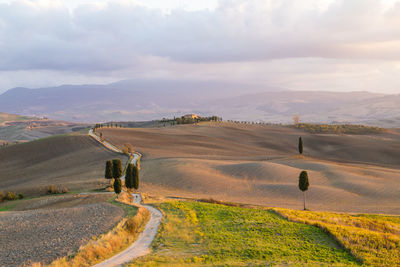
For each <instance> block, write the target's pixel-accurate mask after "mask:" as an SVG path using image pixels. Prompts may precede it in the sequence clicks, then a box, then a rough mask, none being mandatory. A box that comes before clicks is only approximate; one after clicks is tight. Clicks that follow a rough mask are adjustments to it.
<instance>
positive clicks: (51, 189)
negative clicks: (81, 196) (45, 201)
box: [46, 185, 68, 194]
mask: <svg viewBox="0 0 400 267" xmlns="http://www.w3.org/2000/svg"><path fill="white" fill-rule="evenodd" d="M46 192H47V194H65V193H68V188H67V187H65V186H63V187H58V186H55V185H49V186H48V187H47V188H46Z"/></svg>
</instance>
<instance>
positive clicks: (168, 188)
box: [98, 123, 400, 214]
mask: <svg viewBox="0 0 400 267" xmlns="http://www.w3.org/2000/svg"><path fill="white" fill-rule="evenodd" d="M98 132H101V133H103V136H104V137H105V139H106V140H108V141H110V142H111V143H113V144H115V145H117V146H119V147H123V145H124V144H126V143H131V144H132V145H133V146H134V147H135V150H137V151H139V152H141V153H143V159H142V164H141V168H142V170H141V181H142V184H141V189H142V190H143V191H145V192H149V193H151V194H159V195H164V196H179V197H188V198H214V199H218V200H223V201H232V202H241V203H250V204H259V205H265V206H276V207H287V208H294V209H301V208H302V204H303V203H302V200H303V195H302V192H301V191H299V189H298V176H299V174H300V172H301V171H302V170H307V171H308V172H309V179H310V188H309V190H308V191H307V203H308V204H307V205H308V208H310V209H314V210H330V211H342V212H368V213H388V214H400V194H399V193H398V192H400V169H399V166H400V135H399V131H398V130H389V131H388V132H385V133H381V134H370V135H334V134H312V133H306V132H304V131H301V130H298V129H294V128H289V127H280V126H260V125H242V124H233V123H204V124H199V125H179V126H173V127H161V128H132V129H127V128H126V129H124V128H122V129H121V128H104V129H100V130H98ZM299 136H302V138H303V141H304V155H299V154H298V151H297V144H298V138H299Z"/></svg>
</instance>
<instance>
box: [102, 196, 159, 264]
mask: <svg viewBox="0 0 400 267" xmlns="http://www.w3.org/2000/svg"><path fill="white" fill-rule="evenodd" d="M132 196H133V202H134V203H136V204H138V205H141V204H140V203H141V201H142V198H141V196H140V195H139V194H132ZM142 206H143V207H145V208H146V209H148V210H149V211H150V214H151V218H150V220H149V222H148V223H147V225H146V227H145V229H144V231H143V232H142V233H141V234H140V235H139V237H138V239H137V240H136V241H135V242H134V243H133V244H132V245H131V246H129V247H128V248H127V249H125V250H124V251H122V252H121V253H119V254H117V255H115V256H114V257H112V258H109V259H108V260H106V261H103V262H101V263H99V264H96V265H94V267H111V266H122V265H123V264H124V263H127V262H129V261H131V260H132V259H135V258H137V257H140V256H144V255H146V254H148V253H149V252H150V245H151V243H152V242H153V240H154V237H155V236H156V234H157V230H158V227H159V225H160V223H161V219H162V213H161V212H160V211H159V210H157V209H155V208H154V207H152V206H149V205H142Z"/></svg>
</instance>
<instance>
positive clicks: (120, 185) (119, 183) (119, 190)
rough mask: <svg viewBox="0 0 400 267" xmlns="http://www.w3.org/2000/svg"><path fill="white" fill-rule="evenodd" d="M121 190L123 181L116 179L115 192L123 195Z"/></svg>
mask: <svg viewBox="0 0 400 267" xmlns="http://www.w3.org/2000/svg"><path fill="white" fill-rule="evenodd" d="M121 189H122V183H121V179H119V178H116V179H115V180H114V192H115V193H116V194H117V195H118V194H119V193H121Z"/></svg>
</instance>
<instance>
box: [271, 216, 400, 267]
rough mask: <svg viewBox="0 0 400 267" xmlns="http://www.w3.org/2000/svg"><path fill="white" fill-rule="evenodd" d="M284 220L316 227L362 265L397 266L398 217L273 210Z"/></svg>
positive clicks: (399, 258) (399, 257)
mask: <svg viewBox="0 0 400 267" xmlns="http://www.w3.org/2000/svg"><path fill="white" fill-rule="evenodd" d="M274 210H275V211H276V212H278V213H279V214H280V215H282V216H283V217H285V218H287V219H288V220H291V221H295V222H300V223H305V224H309V225H314V226H317V227H319V228H321V229H323V230H324V231H326V232H328V233H329V234H330V235H332V236H333V237H334V238H335V239H336V240H337V241H338V242H339V243H340V244H341V245H342V246H343V247H345V248H346V249H348V250H349V252H350V253H351V254H353V255H354V256H355V257H356V258H358V259H359V260H360V261H361V262H362V263H364V264H366V265H373V266H399V265H400V217H399V216H383V215H350V214H339V213H331V212H313V211H296V210H289V209H280V208H276V209H274Z"/></svg>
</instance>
